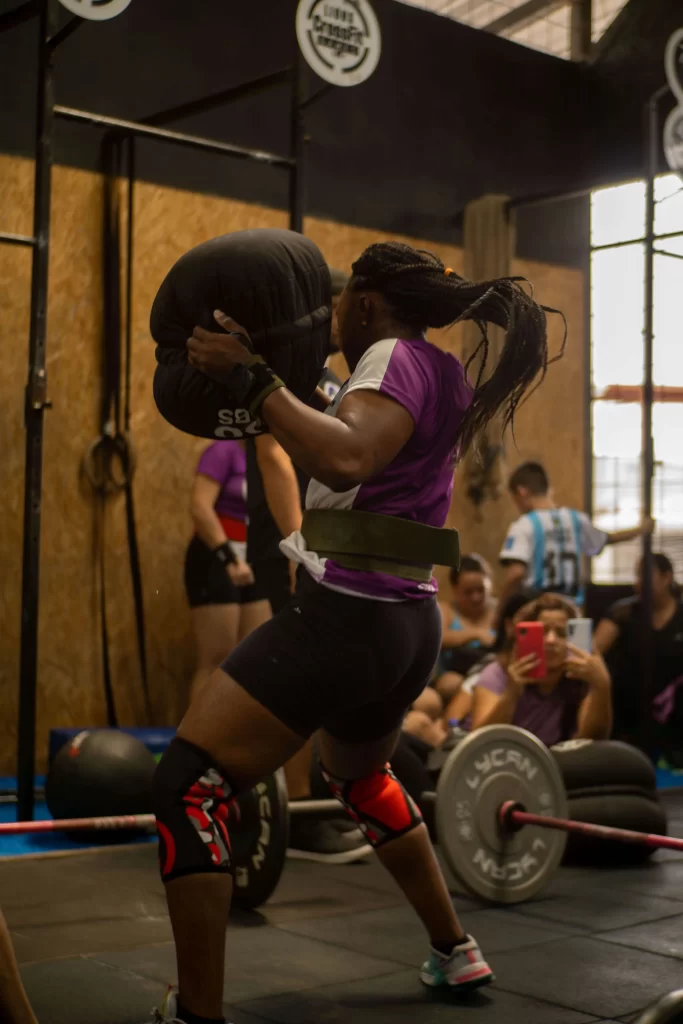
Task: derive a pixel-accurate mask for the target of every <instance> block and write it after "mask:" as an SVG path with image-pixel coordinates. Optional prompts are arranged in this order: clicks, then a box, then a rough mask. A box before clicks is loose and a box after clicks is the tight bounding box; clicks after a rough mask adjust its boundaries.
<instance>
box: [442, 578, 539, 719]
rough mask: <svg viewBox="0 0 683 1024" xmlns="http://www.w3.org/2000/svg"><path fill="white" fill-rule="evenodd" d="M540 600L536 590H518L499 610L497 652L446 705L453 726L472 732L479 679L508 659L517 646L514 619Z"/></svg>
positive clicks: (478, 666) (483, 661) (489, 655)
mask: <svg viewBox="0 0 683 1024" xmlns="http://www.w3.org/2000/svg"><path fill="white" fill-rule="evenodd" d="M535 597H537V594H536V593H535V592H534V591H533V590H518V591H517V592H516V593H514V594H512V595H511V596H510V597H509V598H508V599H507V601H506V602H505V604H504V605H503V607H502V608H500V610H499V613H498V614H499V618H498V629H497V631H496V639H495V641H494V645H493V651H490V652H488V653H487V654H485V655H484V656H483V658H481V659H480V660H479V661H478V662H477V664H476V665H473V666H472V668H471V669H470V670H469V672H468V673H467V675H466V676H465V679H464V680H463V684H462V686H461V687H460V689H459V690H458V692H457V693H456V695H455V697H453V698H451V700H450V701H449V703H448V704H447V705H446V711H445V713H444V718H445V720H446V722H447V723H448V724H449V726H455V725H459V726H460V727H461V728H463V729H469V728H470V727H471V724H472V719H471V714H470V713H471V711H472V702H473V700H474V690H475V687H476V685H477V683H478V682H479V677H480V676H481V674H482V672H483V671H484V669H485V668H486V666H487V665H490V664H491V663H492V662H495V661H496V660H500V659H501V658H503V659H504V658H506V657H507V654H506V652H507V651H509V649H510V644H511V643H513V642H514V636H515V624H514V617H515V615H516V614H517V612H518V611H519V609H520V608H523V607H524V605H526V604H529V602H530V601H533V600H534V598H535Z"/></svg>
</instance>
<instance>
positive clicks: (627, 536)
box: [606, 526, 643, 544]
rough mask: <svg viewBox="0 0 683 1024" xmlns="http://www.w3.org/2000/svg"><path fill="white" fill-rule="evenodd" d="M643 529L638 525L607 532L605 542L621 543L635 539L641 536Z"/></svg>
mask: <svg viewBox="0 0 683 1024" xmlns="http://www.w3.org/2000/svg"><path fill="white" fill-rule="evenodd" d="M642 535H643V530H642V528H641V527H640V526H632V527H631V529H630V530H615V532H614V533H608V534H607V541H606V543H607V544H623V543H624V542H625V541H627V540H636V539H637V538H638V537H642Z"/></svg>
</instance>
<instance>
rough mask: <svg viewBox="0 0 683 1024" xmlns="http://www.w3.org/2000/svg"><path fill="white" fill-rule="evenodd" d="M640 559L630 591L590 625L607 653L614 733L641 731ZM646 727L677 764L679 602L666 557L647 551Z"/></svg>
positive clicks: (682, 739) (681, 656)
mask: <svg viewBox="0 0 683 1024" xmlns="http://www.w3.org/2000/svg"><path fill="white" fill-rule="evenodd" d="M642 575H643V566H642V563H641V564H640V565H639V566H638V574H637V578H636V582H635V586H634V589H635V592H636V593H635V596H634V597H627V598H625V599H624V600H623V601H617V602H616V603H615V604H613V605H612V606H611V607H610V608H608V610H607V612H606V613H605V617H604V618H603V619H601V621H600V622H599V623H598V626H597V629H596V630H595V637H594V649H595V650H596V651H597V652H598V653H599V654H602V655H604V656H605V657H606V658H607V663H608V665H609V667H610V670H611V673H612V679H613V687H614V738H615V739H621V740H625V741H626V742H630V743H636V745H640V743H641V742H642V741H643V740H644V739H645V738H646V737H644V736H643V724H644V723H643V694H642V686H643V679H644V677H645V666H644V664H643V612H642V601H641V597H640V593H641V588H642ZM652 656H653V662H652V697H653V702H652V721H653V722H654V727H653V728H652V733H653V735H652V736H651V737H650V741H654V742H655V743H656V745H657V746H658V747H659V749H660V750H661V751H662V752H663V753H664V754H665V755H666V756H668V757H669V758H670V759H672V762H673V763H674V764H677V763H679V762H680V763H681V764H683V605H681V599H680V591H679V587H678V584H677V583H676V580H675V579H674V569H673V565H672V564H671V561H670V560H669V559H668V558H667V556H666V555H663V554H661V553H656V554H653V556H652Z"/></svg>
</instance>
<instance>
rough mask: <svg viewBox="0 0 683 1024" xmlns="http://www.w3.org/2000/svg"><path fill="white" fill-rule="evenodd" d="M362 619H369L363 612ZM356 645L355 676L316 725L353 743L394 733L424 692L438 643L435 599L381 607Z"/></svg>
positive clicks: (439, 631)
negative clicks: (341, 698)
mask: <svg viewBox="0 0 683 1024" xmlns="http://www.w3.org/2000/svg"><path fill="white" fill-rule="evenodd" d="M366 615H367V616H368V618H369V615H370V613H369V611H368V612H367V613H366ZM370 627H373V628H370ZM368 636H371V637H372V642H371V643H370V644H369V643H368V640H367V638H368ZM358 643H359V644H360V646H359V647H358V648H357V650H358V654H357V665H356V667H355V676H356V677H357V678H354V679H353V680H349V681H348V682H347V685H348V691H349V694H350V699H349V701H347V703H346V706H345V707H344V706H343V705H341V706H339V707H338V708H337V710H336V711H334V712H332V713H331V714H330V715H329V716H328V717H327V718H325V719H324V720H323V723H322V724H323V727H324V728H325V729H326V730H327V731H328V732H329V733H330V734H331V735H333V736H335V737H336V738H337V739H340V740H347V741H351V742H354V743H358V742H363V741H371V740H375V739H381V738H383V737H385V736H388V735H390V734H391V733H393V732H394V731H395V730H397V729H400V727H401V723H402V721H403V719H404V717H405V714H406V712H407V711H408V709H409V708H410V706H411V705H412V704H413V702H414V701H415V700H417V698H418V697H419V696H420V694H421V693H422V692H423V690H424V689H425V686H426V685H427V682H428V681H429V679H430V677H431V674H432V670H433V668H434V664H435V662H436V659H437V657H438V655H439V648H440V645H441V615H440V613H439V609H438V606H437V604H436V601H434V600H432V599H427V600H425V601H420V602H415V604H414V605H413V604H408V603H407V602H405V603H402V604H400V605H386V606H385V611H384V612H382V613H381V615H380V617H379V618H377V619H375V620H370V621H369V623H368V627H367V628H366V629H364V630H363V629H362V627H361V633H360V641H359V642H358ZM349 647H350V648H351V649H352V650H353V647H352V645H351V644H349ZM342 664H343V660H342ZM352 701H353V702H352Z"/></svg>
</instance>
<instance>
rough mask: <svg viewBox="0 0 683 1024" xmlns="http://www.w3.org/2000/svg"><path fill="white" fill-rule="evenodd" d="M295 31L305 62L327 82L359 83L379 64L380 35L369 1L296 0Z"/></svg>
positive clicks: (365, 79) (336, 83) (337, 83)
mask: <svg viewBox="0 0 683 1024" xmlns="http://www.w3.org/2000/svg"><path fill="white" fill-rule="evenodd" d="M296 34H297V38H298V40H299V46H300V48H301V52H302V53H303V55H304V57H305V58H306V62H307V63H308V64H309V65H310V67H312V68H313V70H314V71H315V73H316V74H317V75H319V76H320V77H321V78H322V79H324V81H326V82H329V83H330V85H341V86H349V85H360V84H361V82H365V81H367V79H368V78H369V77H370V75H371V74H372V73H373V71H374V70H375V68H376V67H377V64H378V63H379V58H380V54H381V52H382V35H381V32H380V28H379V22H378V21H377V18H376V16H375V12H374V11H373V9H372V7H371V6H370V3H369V0H300V3H299V7H298V9H297V12H296Z"/></svg>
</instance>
